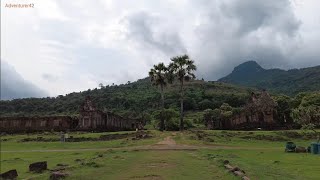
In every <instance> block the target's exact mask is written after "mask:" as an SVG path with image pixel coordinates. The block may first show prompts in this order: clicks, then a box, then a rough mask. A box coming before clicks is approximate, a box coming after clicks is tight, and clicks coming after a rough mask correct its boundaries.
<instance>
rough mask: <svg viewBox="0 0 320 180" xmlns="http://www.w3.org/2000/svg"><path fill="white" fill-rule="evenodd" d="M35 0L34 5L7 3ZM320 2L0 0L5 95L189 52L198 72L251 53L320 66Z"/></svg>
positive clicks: (266, 63)
mask: <svg viewBox="0 0 320 180" xmlns="http://www.w3.org/2000/svg"><path fill="white" fill-rule="evenodd" d="M16 3H22V4H28V3H32V4H33V8H8V7H5V6H6V5H7V4H16ZM318 7H320V1H318V0H268V1H266V0H223V1H222V0H197V1H195V0H161V1H160V0H152V1H151V0H135V1H132V0H69V1H66V0H1V99H13V98H23V97H45V96H57V95H64V94H67V93H71V92H79V91H84V90H87V89H89V88H91V89H92V88H96V87H98V84H99V83H103V84H104V85H107V84H109V85H111V84H112V83H115V84H121V83H126V82H127V81H136V80H138V79H141V78H144V77H146V76H148V71H149V69H150V68H151V67H152V66H153V64H157V63H158V62H165V63H169V61H170V57H173V56H177V55H182V54H184V53H187V54H189V56H190V57H191V58H192V59H193V60H194V61H195V63H196V65H197V67H198V70H197V72H196V75H197V77H198V78H199V79H201V78H204V79H205V80H217V79H219V78H221V77H223V76H225V75H227V74H229V73H230V72H231V71H232V70H233V68H234V67H235V66H237V65H239V64H240V63H243V62H245V61H248V60H255V61H257V62H258V63H259V64H260V65H262V66H263V67H264V68H282V69H291V68H302V67H309V66H315V65H319V64H320V58H319V57H320V51H319V47H320V12H319V10H318Z"/></svg>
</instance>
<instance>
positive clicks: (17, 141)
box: [1, 131, 166, 151]
mask: <svg viewBox="0 0 320 180" xmlns="http://www.w3.org/2000/svg"><path fill="white" fill-rule="evenodd" d="M115 133H132V132H127V131H125V132H105V133H82V132H73V133H70V136H73V137H92V138H97V137H100V135H106V134H115ZM151 135H152V136H153V138H148V139H142V140H132V139H131V138H124V139H118V140H112V141H84V142H67V143H63V142H59V141H58V142H34V141H30V142H21V140H22V139H24V138H37V137H42V138H44V139H46V138H59V135H58V133H57V134H51V133H49V134H43V133H42V134H30V135H13V136H11V135H7V136H2V137H1V138H2V140H4V139H7V140H6V141H2V142H1V151H23V150H55V149H88V148H117V147H129V146H137V145H148V144H154V143H156V142H158V141H160V140H161V139H162V138H163V137H164V136H165V135H166V134H161V133H159V132H158V131H151Z"/></svg>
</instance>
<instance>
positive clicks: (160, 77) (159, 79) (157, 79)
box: [149, 63, 168, 131]
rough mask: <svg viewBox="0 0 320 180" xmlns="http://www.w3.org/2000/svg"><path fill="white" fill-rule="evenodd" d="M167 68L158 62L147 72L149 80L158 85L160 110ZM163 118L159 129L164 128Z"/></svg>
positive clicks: (162, 106) (162, 102)
mask: <svg viewBox="0 0 320 180" xmlns="http://www.w3.org/2000/svg"><path fill="white" fill-rule="evenodd" d="M167 70H168V68H167V67H166V66H165V65H164V64H163V63H159V64H158V65H154V66H153V68H151V70H150V72H149V76H150V80H151V82H152V85H153V86H159V87H160V94H161V110H162V111H163V110H164V87H165V86H166V85H167V80H166V77H167V75H166V74H167ZM164 125H165V124H164V119H163V118H161V125H160V130H161V131H163V130H164V128H165V127H164Z"/></svg>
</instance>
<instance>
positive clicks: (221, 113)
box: [203, 103, 240, 127]
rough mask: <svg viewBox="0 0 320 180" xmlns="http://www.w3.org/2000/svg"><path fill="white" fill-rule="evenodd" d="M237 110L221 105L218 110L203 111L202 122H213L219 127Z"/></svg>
mask: <svg viewBox="0 0 320 180" xmlns="http://www.w3.org/2000/svg"><path fill="white" fill-rule="evenodd" d="M239 110H240V109H239V108H233V107H231V106H230V105H229V104H228V103H223V104H222V105H221V106H220V107H219V108H216V109H206V110H204V114H203V121H204V123H208V122H213V124H216V125H217V126H218V127H219V126H221V125H222V124H221V123H222V122H223V121H225V120H227V119H229V118H231V117H232V116H233V115H234V114H236V113H238V111H239ZM206 126H207V124H206Z"/></svg>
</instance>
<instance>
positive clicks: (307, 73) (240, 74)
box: [219, 61, 320, 95]
mask: <svg viewBox="0 0 320 180" xmlns="http://www.w3.org/2000/svg"><path fill="white" fill-rule="evenodd" d="M219 81H220V82H226V83H231V84H237V85H242V86H250V87H255V88H258V89H267V90H268V91H271V92H275V93H283V94H286V95H296V94H298V93H299V92H311V91H318V90H320V66H315V67H309V68H303V69H291V70H288V71H285V70H281V69H264V68H262V67H261V66H260V65H259V64H258V63H257V62H255V61H248V62H245V63H243V64H240V65H239V66H237V67H235V68H234V70H233V71H232V73H231V74H229V75H228V76H226V77H224V78H221V79H219Z"/></svg>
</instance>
